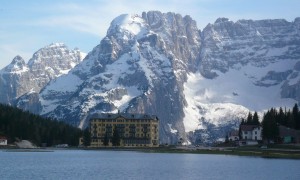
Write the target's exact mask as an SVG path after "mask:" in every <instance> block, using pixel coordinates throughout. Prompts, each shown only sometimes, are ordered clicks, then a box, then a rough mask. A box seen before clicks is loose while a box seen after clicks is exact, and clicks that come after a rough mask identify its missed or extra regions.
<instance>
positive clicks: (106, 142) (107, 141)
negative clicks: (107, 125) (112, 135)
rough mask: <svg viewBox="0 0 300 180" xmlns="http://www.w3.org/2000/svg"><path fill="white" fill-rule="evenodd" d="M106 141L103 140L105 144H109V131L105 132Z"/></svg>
mask: <svg viewBox="0 0 300 180" xmlns="http://www.w3.org/2000/svg"><path fill="white" fill-rule="evenodd" d="M103 141H104V142H103V145H104V146H108V144H109V138H108V134H107V133H105V136H104V140H103Z"/></svg>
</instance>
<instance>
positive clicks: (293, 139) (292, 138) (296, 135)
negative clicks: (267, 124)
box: [278, 125, 300, 143]
mask: <svg viewBox="0 0 300 180" xmlns="http://www.w3.org/2000/svg"><path fill="white" fill-rule="evenodd" d="M278 128H279V137H280V141H281V143H300V130H295V129H291V128H288V127H285V126H281V125H280V126H279V127H278Z"/></svg>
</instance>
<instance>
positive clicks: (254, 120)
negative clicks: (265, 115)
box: [252, 111, 259, 125]
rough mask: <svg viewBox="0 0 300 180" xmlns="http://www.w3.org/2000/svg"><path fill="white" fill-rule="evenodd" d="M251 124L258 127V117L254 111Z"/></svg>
mask: <svg viewBox="0 0 300 180" xmlns="http://www.w3.org/2000/svg"><path fill="white" fill-rule="evenodd" d="M252 124H253V125H259V118H258V115H257V112H256V111H255V113H254V115H253V119H252Z"/></svg>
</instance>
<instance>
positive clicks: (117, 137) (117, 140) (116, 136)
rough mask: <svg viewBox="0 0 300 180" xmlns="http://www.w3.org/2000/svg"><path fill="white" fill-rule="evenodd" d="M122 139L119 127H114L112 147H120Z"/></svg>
mask: <svg viewBox="0 0 300 180" xmlns="http://www.w3.org/2000/svg"><path fill="white" fill-rule="evenodd" d="M120 142H121V138H120V134H119V131H118V128H117V126H115V127H114V132H113V137H112V145H113V146H120Z"/></svg>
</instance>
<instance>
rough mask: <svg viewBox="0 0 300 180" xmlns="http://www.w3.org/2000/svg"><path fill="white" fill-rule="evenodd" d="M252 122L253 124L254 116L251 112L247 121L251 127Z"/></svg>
mask: <svg viewBox="0 0 300 180" xmlns="http://www.w3.org/2000/svg"><path fill="white" fill-rule="evenodd" d="M252 122H253V116H252V114H251V112H249V114H248V117H247V120H246V124H247V125H251V124H252Z"/></svg>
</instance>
